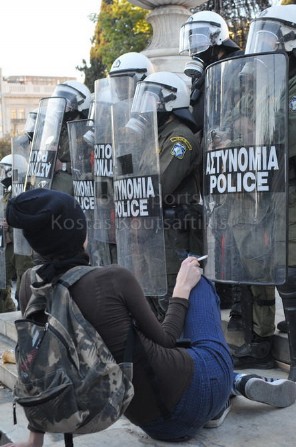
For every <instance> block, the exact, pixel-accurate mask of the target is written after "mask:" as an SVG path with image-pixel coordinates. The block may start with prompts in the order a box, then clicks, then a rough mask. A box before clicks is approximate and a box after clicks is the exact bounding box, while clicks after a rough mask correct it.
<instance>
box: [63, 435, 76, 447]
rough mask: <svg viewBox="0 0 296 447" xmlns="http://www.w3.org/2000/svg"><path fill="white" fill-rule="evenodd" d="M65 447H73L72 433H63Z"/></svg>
mask: <svg viewBox="0 0 296 447" xmlns="http://www.w3.org/2000/svg"><path fill="white" fill-rule="evenodd" d="M64 441H65V447H74V444H73V435H72V433H64Z"/></svg>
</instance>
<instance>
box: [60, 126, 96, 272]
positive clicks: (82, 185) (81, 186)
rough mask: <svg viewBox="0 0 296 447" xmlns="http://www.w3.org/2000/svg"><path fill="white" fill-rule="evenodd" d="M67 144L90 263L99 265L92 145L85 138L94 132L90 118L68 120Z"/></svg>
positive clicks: (75, 195)
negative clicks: (95, 223)
mask: <svg viewBox="0 0 296 447" xmlns="http://www.w3.org/2000/svg"><path fill="white" fill-rule="evenodd" d="M67 126H68V135H69V146H70V152H71V168H72V179H73V189H74V197H75V199H76V200H77V202H78V203H79V205H80V206H81V208H82V209H83V211H84V213H85V217H86V221H87V229H88V231H87V252H88V254H89V257H90V261H91V264H92V265H100V261H99V259H98V256H99V255H98V252H97V248H96V241H95V238H94V202H95V198H94V174H93V165H94V145H93V143H92V142H91V141H90V140H89V139H88V138H87V135H88V134H89V132H94V123H93V121H92V120H87V119H84V120H76V121H68V122H67Z"/></svg>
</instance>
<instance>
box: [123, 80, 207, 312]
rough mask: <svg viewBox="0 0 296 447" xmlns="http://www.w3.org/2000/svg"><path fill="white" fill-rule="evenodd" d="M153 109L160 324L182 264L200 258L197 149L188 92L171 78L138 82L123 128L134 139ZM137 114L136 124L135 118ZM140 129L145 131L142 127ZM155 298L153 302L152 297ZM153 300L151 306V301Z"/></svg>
mask: <svg viewBox="0 0 296 447" xmlns="http://www.w3.org/2000/svg"><path fill="white" fill-rule="evenodd" d="M150 102H154V103H155V104H156V108H157V126H158V148H159V149H158V150H159V164H160V183H161V195H162V207H163V217H164V238H165V257H166V275H167V286H168V288H167V294H166V295H165V296H163V297H161V298H160V299H159V300H158V303H159V305H160V308H159V309H158V310H157V313H158V317H159V318H160V319H161V318H162V317H163V315H164V312H165V310H166V308H167V304H168V298H169V297H170V296H171V293H172V289H173V286H174V283H175V280H176V275H177V272H178V269H179V267H180V262H181V261H182V259H184V258H185V257H187V256H188V255H189V253H194V254H196V255H200V254H202V244H201V242H202V225H201V215H200V209H201V205H200V203H201V195H200V194H201V159H202V154H201V147H200V142H199V140H198V138H197V137H196V135H195V133H196V127H197V126H196V123H195V121H194V118H193V116H192V113H191V111H190V109H189V106H190V92H189V89H188V87H187V85H186V83H185V81H184V80H183V79H181V77H180V76H179V75H177V74H176V73H171V72H156V73H153V74H151V75H149V76H147V78H145V79H144V81H142V82H139V83H138V86H137V89H136V93H135V96H134V100H133V105H132V114H131V119H130V121H129V122H128V124H127V127H128V128H130V129H132V130H134V131H135V133H137V132H138V133H139V134H140V131H141V129H142V128H144V127H145V126H146V124H145V112H146V111H148V110H149V107H150V106H151V103H150ZM137 112H140V116H139V117H140V118H142V120H139V117H138V118H134V114H135V113H137ZM143 126H144V127H143ZM154 298H155V297H154ZM153 300H154V299H153V298H152V303H154V304H155V300H154V301H153Z"/></svg>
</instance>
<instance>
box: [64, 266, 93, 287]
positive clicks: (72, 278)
mask: <svg viewBox="0 0 296 447" xmlns="http://www.w3.org/2000/svg"><path fill="white" fill-rule="evenodd" d="M98 268H99V267H97V266H90V265H77V266H76V267H73V268H71V269H70V270H67V272H66V273H64V274H63V275H62V276H61V277H60V278H59V279H58V281H57V282H58V283H60V284H62V285H63V286H65V287H67V288H69V287H71V286H72V285H73V284H75V283H76V282H77V281H78V280H79V279H80V278H82V277H83V276H84V275H86V274H87V273H89V272H91V271H92V270H96V269H98Z"/></svg>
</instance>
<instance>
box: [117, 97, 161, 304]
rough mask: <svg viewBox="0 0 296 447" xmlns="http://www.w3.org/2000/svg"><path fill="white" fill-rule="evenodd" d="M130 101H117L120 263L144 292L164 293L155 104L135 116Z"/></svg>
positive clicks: (118, 247)
mask: <svg viewBox="0 0 296 447" xmlns="http://www.w3.org/2000/svg"><path fill="white" fill-rule="evenodd" d="M129 105H130V103H129V100H126V101H119V102H118V103H116V104H114V105H113V131H114V140H113V141H114V202H115V219H116V242H117V257H118V263H119V264H120V265H122V266H124V267H126V268H127V269H129V270H130V271H131V272H133V273H134V275H135V276H136V278H137V279H138V281H139V282H140V284H141V286H142V288H143V290H144V293H145V295H146V296H161V295H165V294H166V291H167V280H166V263H165V246H164V232H163V214H162V205H161V191H160V175H159V157H158V132H157V115H156V103H155V104H154V106H153V107H152V110H151V111H149V112H146V113H145V116H144V114H143V115H140V114H139V115H136V116H133V117H130V108H129ZM130 118H131V120H130ZM143 119H144V121H145V125H144V126H141V124H140V126H139V127H137V124H139V123H143Z"/></svg>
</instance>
